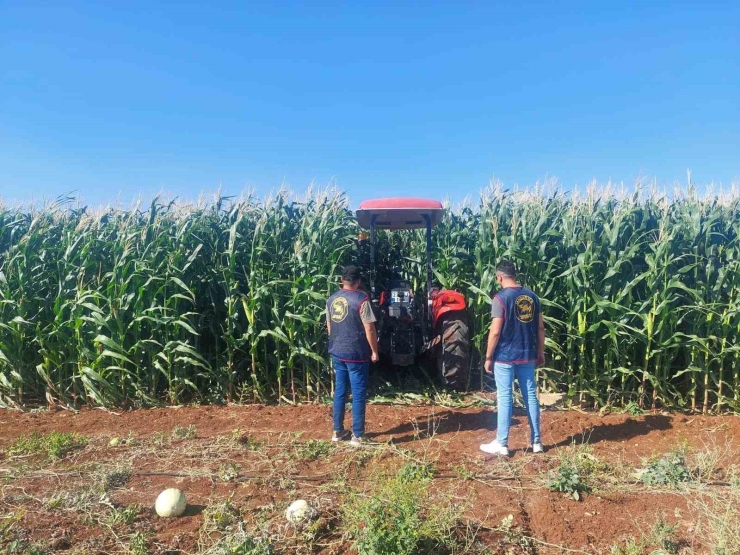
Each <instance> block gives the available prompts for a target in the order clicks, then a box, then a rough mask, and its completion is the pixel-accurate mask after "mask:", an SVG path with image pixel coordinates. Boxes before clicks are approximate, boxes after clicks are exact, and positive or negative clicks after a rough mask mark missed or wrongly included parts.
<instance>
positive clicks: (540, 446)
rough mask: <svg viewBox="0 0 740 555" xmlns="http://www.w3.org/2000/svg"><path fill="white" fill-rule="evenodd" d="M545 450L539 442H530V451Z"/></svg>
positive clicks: (538, 451)
mask: <svg viewBox="0 0 740 555" xmlns="http://www.w3.org/2000/svg"><path fill="white" fill-rule="evenodd" d="M544 450H545V448H544V447H542V444H541V443H533V444H532V453H542V452H543V451H544Z"/></svg>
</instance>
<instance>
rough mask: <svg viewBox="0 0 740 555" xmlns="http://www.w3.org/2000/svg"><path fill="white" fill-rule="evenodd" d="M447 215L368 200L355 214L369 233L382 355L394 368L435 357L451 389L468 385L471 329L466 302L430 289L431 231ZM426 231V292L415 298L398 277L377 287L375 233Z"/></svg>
mask: <svg viewBox="0 0 740 555" xmlns="http://www.w3.org/2000/svg"><path fill="white" fill-rule="evenodd" d="M443 214H444V208H443V207H442V204H441V203H440V202H438V201H435V200H426V199H418V198H387V199H376V200H367V201H365V202H363V203H362V204H360V208H359V210H357V221H358V222H359V224H360V226H362V227H363V228H366V229H369V230H370V241H369V248H370V253H369V254H370V272H369V279H370V297H371V299H372V302H373V306H374V309H375V311H376V314H377V315H378V316H379V317H378V343H379V347H380V353H381V355H382V356H383V357H384V358H385V359H386V360H389V361H390V363H391V364H392V365H394V366H411V365H413V364H415V363H416V361H417V358H418V357H419V356H420V355H423V354H424V355H427V356H431V357H433V359H434V361H435V367H436V371H437V374H438V375H439V377H440V379H441V381H442V383H443V384H444V385H445V386H446V387H449V388H452V389H457V390H464V389H466V387H467V382H468V360H469V356H468V323H467V312H466V305H465V297H463V295H462V294H460V293H458V292H457V291H447V290H440V289H437V288H433V287H432V228H433V227H434V226H435V225H436V224H437V223H439V221H440V220H441V219H442V215H443ZM379 229H386V230H402V229H426V262H427V264H426V266H427V268H426V270H427V271H426V291H424V292H423V295H419V296H416V295H415V294H414V291H413V288H412V286H411V283H409V282H408V281H406V280H404V279H402V277H401V275H400V271H394V272H393V274H392V275H391V276H390V279H388V280H386V283H384V284H378V283H377V278H378V275H377V267H376V252H375V249H376V244H377V243H376V231H377V230H379Z"/></svg>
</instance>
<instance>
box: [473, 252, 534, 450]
mask: <svg viewBox="0 0 740 555" xmlns="http://www.w3.org/2000/svg"><path fill="white" fill-rule="evenodd" d="M496 281H498V284H499V286H500V287H501V291H499V292H498V293H497V294H496V295H495V296H494V297H493V302H492V306H491V317H492V319H493V320H492V322H491V329H490V330H489V332H488V347H487V349H486V362H485V370H486V374H491V372H492V371H493V374H494V376H495V378H496V392H497V404H498V417H497V420H498V422H497V427H496V439H495V440H494V441H492V442H491V443H485V444H483V445H481V446H480V449H481V451H483V452H484V453H491V454H494V455H504V456H508V455H509V447H508V445H509V426H510V425H511V413H512V411H513V408H514V401H513V398H512V389H513V385H514V379H516V380H517V381H518V382H519V389H520V390H521V392H522V396H523V397H524V404H525V406H526V408H527V419H528V420H529V430H530V441H531V443H532V452H533V453H541V452H542V440H541V439H540V405H539V403H538V401H537V382H536V380H535V364H537V365H538V366H542V365H543V364H544V363H545V324H544V322H543V320H542V312H541V311H540V299H539V298H538V297H537V295H535V294H534V293H533V292H532V291H530V290H529V289H527V288H526V287H522V286H521V285H519V284H518V283H517V281H516V269H515V268H514V264H512V263H511V262H508V261H502V262H501V263H500V264H499V265H498V266H496Z"/></svg>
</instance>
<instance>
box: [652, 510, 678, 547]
mask: <svg viewBox="0 0 740 555" xmlns="http://www.w3.org/2000/svg"><path fill="white" fill-rule="evenodd" d="M677 528H678V525H677V524H668V523H667V522H666V521H665V520H663V519H662V518H660V519H658V522H656V523H655V526H653V529H652V530H651V531H650V535H649V536H648V541H649V542H650V543H651V544H652V545H655V546H657V547H658V549H660V550H662V551H663V552H665V553H669V554H671V555H673V554H675V553H678V550H679V545H678V541H677V540H676V536H675V534H676V529H677Z"/></svg>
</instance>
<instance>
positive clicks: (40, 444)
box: [8, 432, 88, 459]
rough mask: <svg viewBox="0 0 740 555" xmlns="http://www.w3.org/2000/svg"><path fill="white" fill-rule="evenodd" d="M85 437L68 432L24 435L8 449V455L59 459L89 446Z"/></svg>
mask: <svg viewBox="0 0 740 555" xmlns="http://www.w3.org/2000/svg"><path fill="white" fill-rule="evenodd" d="M87 442H88V439H87V438H86V437H84V436H81V435H78V434H74V433H67V432H49V433H48V434H40V433H39V432H33V433H32V434H30V435H22V436H21V437H19V438H18V439H17V440H16V441H15V442H14V443H13V444H12V445H11V446H10V448H9V449H8V455H10V456H15V455H44V456H45V457H47V458H49V459H59V458H61V457H63V456H65V455H67V454H68V453H70V452H71V451H73V450H74V449H78V448H81V447H84V446H85V445H87Z"/></svg>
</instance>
